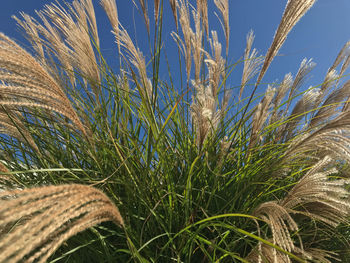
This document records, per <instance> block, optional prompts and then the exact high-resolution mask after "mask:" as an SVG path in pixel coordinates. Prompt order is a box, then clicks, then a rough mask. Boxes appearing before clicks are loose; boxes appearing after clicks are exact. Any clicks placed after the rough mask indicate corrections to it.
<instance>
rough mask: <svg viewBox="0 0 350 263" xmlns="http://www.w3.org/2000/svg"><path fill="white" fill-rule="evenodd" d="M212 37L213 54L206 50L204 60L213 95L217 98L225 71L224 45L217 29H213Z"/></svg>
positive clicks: (210, 41)
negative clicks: (222, 54)
mask: <svg viewBox="0 0 350 263" xmlns="http://www.w3.org/2000/svg"><path fill="white" fill-rule="evenodd" d="M211 34H212V38H211V39H210V40H209V43H210V47H211V55H210V54H209V53H208V52H206V53H205V54H206V56H207V58H206V59H205V60H204V61H205V63H206V65H207V68H208V75H209V84H210V87H211V90H212V93H213V96H214V97H215V98H216V97H217V93H218V89H219V85H220V79H221V76H223V75H224V73H225V59H224V58H223V57H222V56H221V51H222V46H221V43H220V42H219V39H218V34H217V32H216V31H212V32H211Z"/></svg>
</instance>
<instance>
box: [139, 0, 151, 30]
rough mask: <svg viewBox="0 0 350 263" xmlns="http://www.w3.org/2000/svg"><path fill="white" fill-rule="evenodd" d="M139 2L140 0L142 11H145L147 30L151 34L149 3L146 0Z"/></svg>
mask: <svg viewBox="0 0 350 263" xmlns="http://www.w3.org/2000/svg"><path fill="white" fill-rule="evenodd" d="M139 2H140V5H141V9H142V13H143V18H144V20H145V24H146V28H147V32H148V35H149V34H150V29H149V17H148V10H147V3H146V2H145V0H139Z"/></svg>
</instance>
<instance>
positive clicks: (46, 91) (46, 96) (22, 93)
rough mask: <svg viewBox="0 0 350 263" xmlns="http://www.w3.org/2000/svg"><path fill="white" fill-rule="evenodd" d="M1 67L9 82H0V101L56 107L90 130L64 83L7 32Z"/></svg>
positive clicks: (0, 45)
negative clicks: (63, 86)
mask: <svg viewBox="0 0 350 263" xmlns="http://www.w3.org/2000/svg"><path fill="white" fill-rule="evenodd" d="M0 69H1V71H2V72H3V73H1V80H2V81H3V82H4V83H5V84H1V85H0V87H1V88H0V95H1V96H2V97H1V98H0V105H2V106H9V107H18V106H19V107H22V106H23V107H38V108H43V109H47V110H50V111H55V112H58V113H60V114H62V115H64V116H65V117H67V118H69V119H70V120H71V121H72V122H73V123H74V124H75V126H76V127H77V129H78V130H80V131H81V132H83V134H85V135H86V134H87V133H86V130H85V128H84V125H83V124H82V123H81V121H80V119H79V117H78V115H77V113H76V112H75V110H74V108H73V107H72V105H71V103H70V101H69V99H68V98H67V96H66V95H65V93H64V92H63V88H62V87H61V86H60V84H59V83H57V82H56V81H55V79H54V78H53V77H52V76H51V75H50V74H49V73H48V72H47V71H46V70H45V69H44V68H43V67H42V66H41V65H40V63H39V62H37V61H36V60H35V59H34V58H33V57H32V56H31V55H30V54H29V53H27V52H26V51H25V50H24V49H22V48H21V47H20V46H18V45H17V44H16V43H15V42H14V41H12V40H11V39H10V38H8V37H6V36H5V35H3V34H0ZM5 72H6V73H5Z"/></svg>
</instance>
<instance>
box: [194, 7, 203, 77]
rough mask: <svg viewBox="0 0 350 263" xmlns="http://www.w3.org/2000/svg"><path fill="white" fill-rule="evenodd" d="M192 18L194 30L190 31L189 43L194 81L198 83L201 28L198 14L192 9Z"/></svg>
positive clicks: (200, 56) (200, 59)
mask: <svg viewBox="0 0 350 263" xmlns="http://www.w3.org/2000/svg"><path fill="white" fill-rule="evenodd" d="M192 14H193V20H194V23H195V29H196V32H195V33H194V32H191V43H192V49H193V60H194V72H195V74H194V75H195V81H197V82H198V83H199V76H200V71H201V61H202V53H203V50H202V37H203V32H202V29H201V21H200V15H199V12H198V11H195V10H193V12H192Z"/></svg>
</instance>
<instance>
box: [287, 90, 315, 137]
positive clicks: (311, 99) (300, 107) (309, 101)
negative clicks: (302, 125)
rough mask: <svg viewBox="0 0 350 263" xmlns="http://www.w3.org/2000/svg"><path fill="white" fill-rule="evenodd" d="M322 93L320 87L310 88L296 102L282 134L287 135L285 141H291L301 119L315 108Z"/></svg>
mask: <svg viewBox="0 0 350 263" xmlns="http://www.w3.org/2000/svg"><path fill="white" fill-rule="evenodd" d="M320 95H321V92H320V89H318V88H312V87H311V89H309V90H308V91H307V92H306V93H305V94H304V95H303V96H302V98H301V99H300V100H299V101H298V102H297V103H296V104H295V106H294V109H293V110H292V113H291V114H290V116H289V117H288V120H287V124H286V126H285V129H284V132H283V135H282V136H285V140H284V141H289V140H290V139H291V138H292V136H293V135H295V130H296V128H297V127H298V124H299V122H300V120H301V119H302V118H303V117H305V114H307V113H309V111H310V110H313V109H314V108H315V104H316V102H317V100H318V98H319V97H320Z"/></svg>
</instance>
